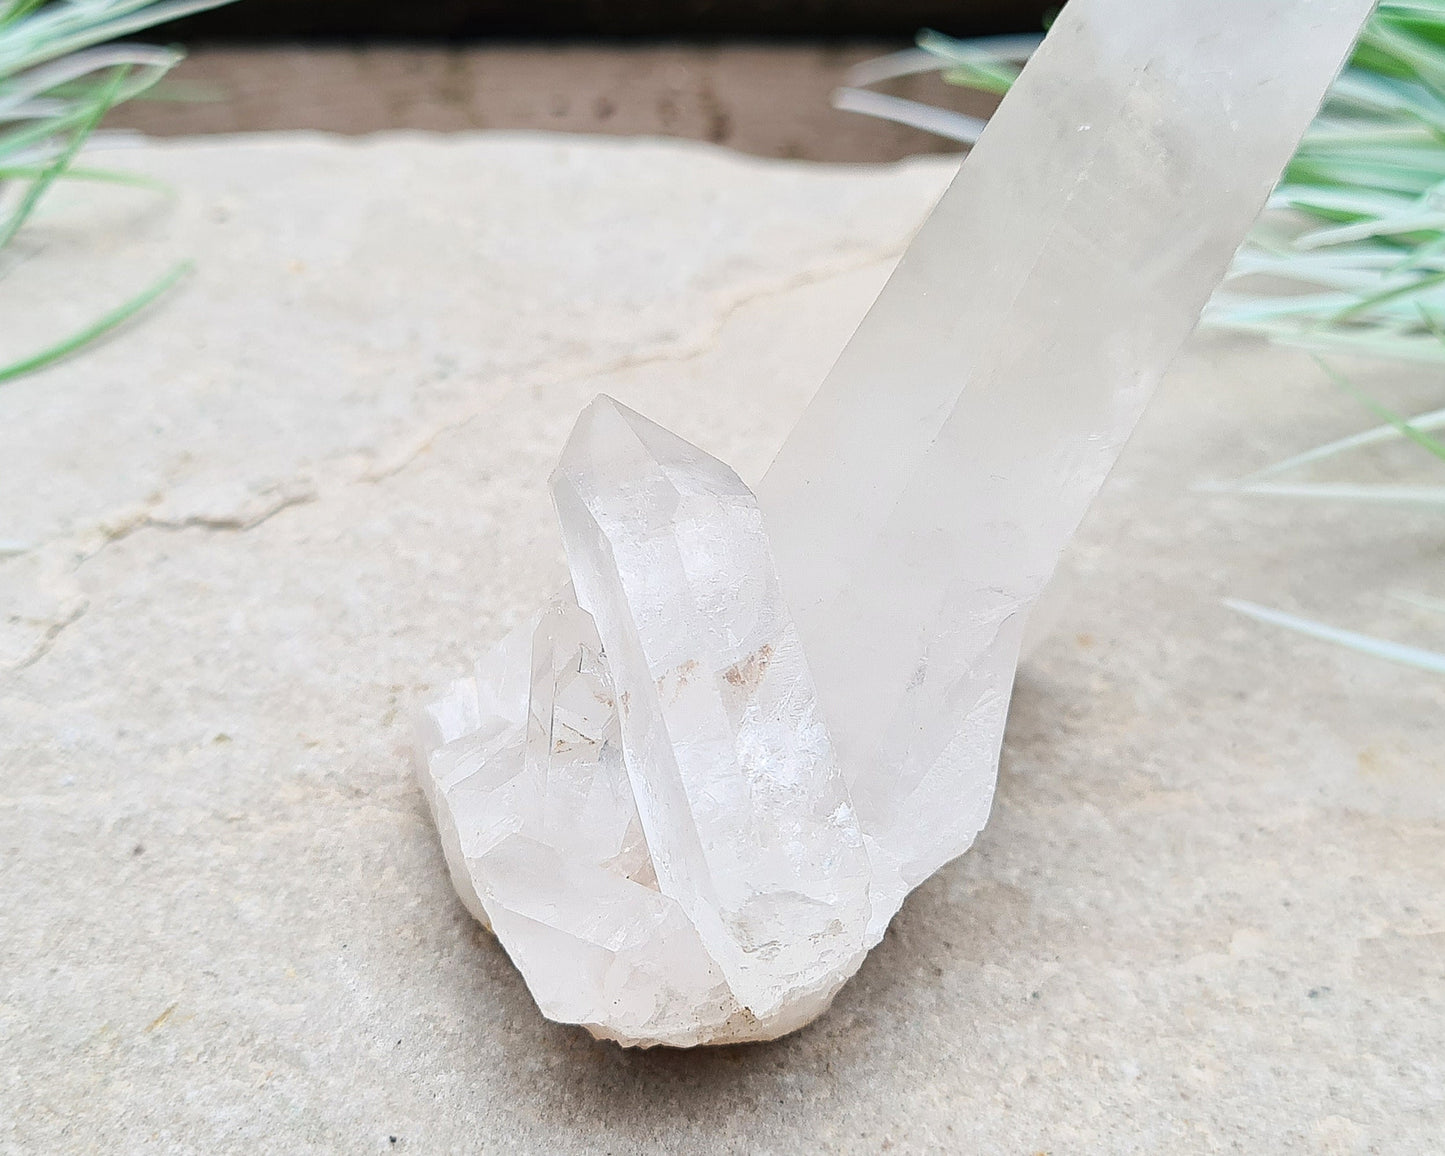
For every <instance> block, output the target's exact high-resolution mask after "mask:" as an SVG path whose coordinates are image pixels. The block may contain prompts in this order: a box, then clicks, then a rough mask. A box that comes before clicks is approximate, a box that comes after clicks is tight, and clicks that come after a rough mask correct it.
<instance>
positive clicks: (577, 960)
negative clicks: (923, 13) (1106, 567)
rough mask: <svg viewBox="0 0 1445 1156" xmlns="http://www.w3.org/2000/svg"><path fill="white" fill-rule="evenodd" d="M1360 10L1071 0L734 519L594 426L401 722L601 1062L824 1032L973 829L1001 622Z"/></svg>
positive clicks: (1012, 635)
mask: <svg viewBox="0 0 1445 1156" xmlns="http://www.w3.org/2000/svg"><path fill="white" fill-rule="evenodd" d="M1371 7H1372V4H1371V0H1210V2H1209V3H1203V4H1202V3H1199V0H1070V3H1069V4H1068V5H1067V6H1066V7H1065V8H1064V9H1063V11H1062V13H1061V14H1060V16H1059V18H1058V19H1057V20H1056V21H1055V23H1054V25H1053V28H1052V29H1051V31H1050V33H1049V35H1048V37H1047V38H1046V39H1045V41H1044V43H1043V46H1042V47H1041V48H1040V49H1039V51H1038V52H1037V53H1036V54H1035V55H1034V57H1033V59H1032V60H1031V61H1030V62H1029V64H1028V65H1027V67H1026V68H1025V69H1024V71H1023V74H1022V75H1021V77H1020V78H1019V80H1018V82H1017V83H1016V84H1015V85H1014V87H1013V89H1012V90H1011V91H1010V93H1009V94H1008V96H1007V97H1006V98H1005V99H1004V101H1003V104H1002V106H1001V107H1000V109H999V111H998V113H997V114H996V115H995V117H994V119H993V120H992V121H991V122H990V124H989V126H988V128H987V129H986V130H985V132H984V134H983V137H982V139H981V141H980V142H979V144H978V146H977V147H976V148H975V149H974V152H973V153H972V154H971V156H970V157H969V159H968V161H967V162H966V163H965V164H964V165H963V167H962V169H961V171H960V174H959V176H958V178H957V179H956V180H955V181H954V183H953V185H952V186H951V187H950V188H949V190H948V191H947V192H946V193H945V194H944V196H943V199H942V201H941V202H940V203H939V205H938V207H937V209H936V210H935V211H934V213H933V215H932V216H931V217H930V218H929V220H928V221H927V222H926V223H925V225H924V227H923V229H922V230H921V231H920V232H919V234H918V236H917V238H916V239H915V240H914V242H913V244H912V245H911V246H910V248H909V250H908V252H907V253H906V254H905V255H904V258H903V260H902V262H901V263H900V265H899V268H898V270H897V272H896V273H895V274H894V276H893V278H892V279H891V280H890V281H889V283H888V285H887V286H886V287H885V288H884V290H883V292H882V294H881V295H880V296H879V298H878V301H877V302H876V304H875V305H874V307H873V309H872V311H871V312H870V313H869V314H868V316H867V317H866V318H865V319H864V321H863V323H862V325H861V326H860V327H859V329H858V331H857V333H856V334H855V335H854V337H853V339H852V341H851V342H850V343H849V345H848V347H847V349H846V350H845V351H844V353H843V355H842V356H841V358H840V359H839V361H838V363H837V365H836V366H835V367H834V369H833V370H832V372H831V373H830V374H829V377H828V379H827V381H826V382H824V384H823V386H822V388H821V389H820V390H819V392H818V395H817V397H816V399H815V400H814V402H813V403H812V405H811V406H810V407H809V409H808V411H807V413H806V414H805V415H804V417H803V420H802V421H801V422H800V423H799V425H798V427H797V429H796V430H795V431H794V432H793V434H792V435H791V436H790V437H789V438H788V440H787V442H786V444H785V445H784V446H783V449H782V451H781V453H780V454H779V455H778V458H777V460H776V462H775V463H774V465H773V467H772V469H771V471H770V472H769V473H768V475H767V477H766V478H765V479H764V482H763V484H762V486H761V487H760V489H759V495H758V498H757V499H754V497H753V495H752V494H751V493H750V492H749V491H748V489H747V487H745V486H744V485H743V484H742V482H740V481H739V480H738V478H737V476H736V475H735V474H734V473H733V472H732V471H731V470H729V469H728V468H727V467H726V466H725V465H723V464H722V463H721V462H719V461H717V460H716V459H714V458H711V457H709V456H708V455H707V454H705V453H703V452H702V451H700V450H698V449H697V448H695V447H694V446H691V445H689V444H688V443H686V442H684V441H682V440H681V439H679V438H677V437H675V436H673V435H671V434H669V433H667V432H666V431H665V430H663V429H661V428H659V427H658V426H656V425H653V424H652V423H650V422H648V421H647V420H645V419H643V418H641V417H639V416H638V415H637V414H634V413H632V412H631V411H629V410H627V409H625V408H624V407H622V406H620V405H618V404H617V403H615V402H613V401H611V400H609V399H606V398H599V399H598V400H597V401H596V402H594V403H593V404H592V405H591V406H590V407H589V408H588V409H587V410H586V411H585V412H584V413H583V415H582V417H581V419H580V420H579V421H578V423H577V428H576V430H575V431H574V433H573V435H572V438H571V440H570V441H569V442H568V444H567V447H566V449H565V451H564V452H563V455H562V461H561V464H560V465H559V467H558V469H557V471H556V473H555V475H554V476H553V496H554V498H555V501H556V506H557V512H558V515H559V517H560V519H561V524H562V536H563V541H564V544H565V546H566V550H567V558H568V563H569V566H570V568H571V571H572V581H573V588H574V590H575V595H574V594H573V593H572V592H569V593H568V594H567V595H566V596H563V597H561V598H558V599H556V600H554V601H553V602H551V603H550V604H548V605H547V606H546V607H545V608H544V609H543V610H542V611H541V612H539V613H538V614H537V615H536V616H534V617H533V618H532V619H530V620H528V621H527V622H525V623H524V624H523V625H522V626H521V627H520V628H518V630H517V631H515V632H514V633H513V634H512V635H511V636H509V637H508V638H507V639H506V640H505V641H503V642H502V643H501V645H500V646H499V647H498V648H497V649H496V650H495V651H494V652H493V653H491V654H490V655H488V656H487V657H486V658H484V659H483V660H482V661H481V662H480V663H479V664H478V666H477V668H476V671H475V672H474V674H473V675H472V676H471V677H469V678H465V679H463V680H461V681H460V682H458V683H456V684H455V685H454V686H453V687H452V688H451V689H450V691H449V692H448V693H447V694H445V695H444V696H442V697H441V698H440V699H438V700H437V701H436V702H435V703H433V704H432V705H431V706H430V707H428V708H427V709H426V711H425V712H424V718H423V722H422V725H421V727H420V734H419V737H420V743H419V753H420V756H421V759H420V762H421V778H422V782H423V785H424V788H425V790H426V792H427V795H428V798H429V799H430V801H431V803H432V807H433V811H434V814H435V816H436V822H437V828H438V831H439V832H440V834H441V839H442V844H443V847H444V849H445V851H446V856H447V862H448V865H449V868H450V870H451V873H452V878H453V881H454V883H455V885H456V888H457V891H458V893H459V894H460V895H461V897H462V900H463V902H465V903H466V904H467V906H468V908H469V909H470V910H471V911H472V913H473V914H474V915H476V917H477V918H478V919H480V920H482V921H483V922H484V923H486V924H487V925H488V926H490V927H491V928H492V929H493V931H495V932H496V934H497V937H498V938H499V939H500V941H501V943H502V944H503V946H504V947H505V948H506V949H507V952H508V953H509V954H510V956H511V957H512V959H513V961H514V962H515V963H516V965H517V967H518V968H519V969H520V970H521V972H522V974H523V976H524V977H525V978H526V981H527V983H528V986H529V987H530V988H531V990H532V992H533V994H534V995H535V996H536V999H537V1002H538V1005H539V1006H540V1007H541V1008H542V1010H543V1012H545V1013H546V1014H547V1015H548V1016H550V1017H551V1018H553V1019H556V1020H561V1021H564V1022H568V1023H578V1024H583V1025H586V1026H587V1027H588V1028H589V1029H590V1030H591V1031H592V1032H593V1033H594V1034H596V1035H598V1036H603V1037H607V1038H611V1039H616V1040H619V1041H621V1042H623V1043H628V1044H642V1045H647V1044H658V1043H663V1044H678V1045H691V1044H699V1043H718V1042H727V1041H734V1040H750V1039H767V1038H771V1037H773V1036H776V1035H779V1034H782V1033H783V1032H787V1031H790V1030H792V1029H794V1028H796V1027H799V1026H801V1025H802V1024H804V1023H806V1022H808V1021H809V1020H810V1019H812V1018H813V1017H814V1016H816V1015H818V1014H819V1013H821V1012H822V1011H823V1010H824V1009H825V1008H826V1007H827V1006H828V1003H829V1001H830V1000H831V999H832V997H833V995H834V994H835V993H836V992H837V990H838V988H839V987H840V986H841V985H842V984H843V983H844V981H846V980H847V978H848V977H849V976H850V975H851V974H852V973H853V972H854V971H855V970H856V969H857V967H858V965H859V963H860V962H861V961H862V958H863V955H864V953H865V951H866V950H867V949H868V947H870V946H871V945H872V944H874V943H876V942H877V941H878V939H879V938H880V937H881V936H882V935H883V932H884V930H885V929H886V928H887V925H888V921H889V920H890V919H891V918H892V917H893V915H894V913H895V912H896V911H897V910H898V907H899V905H900V904H901V903H902V902H903V899H904V898H905V896H906V895H907V894H908V892H909V890H911V889H912V888H913V887H916V886H917V885H918V884H919V883H920V882H922V881H923V880H924V879H925V878H927V877H928V876H929V875H930V874H931V873H932V872H934V871H936V870H937V869H938V868H939V867H940V866H942V865H943V864H944V863H946V862H947V861H948V860H950V859H952V858H953V857H955V856H957V855H959V854H961V853H962V852H963V851H964V850H966V849H967V848H968V846H969V844H970V843H971V842H972V840H973V838H974V837H975V835H976V834H977V833H978V831H979V830H980V829H981V828H982V826H983V824H984V822H985V821H986V819H987V817H988V812H989V808H990V805H991V802H992V797H993V788H994V780H995V777H996V775H997V770H998V758H999V750H1000V745H1001V742H1002V736H1003V724H1004V719H1005V716H1006V714H1007V711H1008V702H1009V694H1010V690H1011V688H1012V683H1013V675H1014V668H1015V664H1016V662H1017V659H1018V652H1019V643H1020V638H1021V635H1022V633H1023V628H1024V624H1025V620H1026V618H1027V616H1028V614H1029V612H1030V610H1031V608H1032V607H1033V605H1034V602H1035V601H1036V599H1037V598H1038V596H1039V593H1040V591H1041V590H1042V589H1043V587H1044V585H1045V583H1046V582H1047V581H1048V578H1049V575H1050V573H1051V572H1052V570H1053V568H1054V565H1055V563H1056V562H1057V560H1058V557H1059V554H1060V551H1061V550H1062V549H1063V546H1064V544H1065V542H1066V541H1067V540H1068V538H1069V536H1070V535H1071V534H1072V533H1073V531H1074V529H1075V527H1076V526H1077V524H1078V522H1079V521H1080V519H1081V518H1082V516H1083V513H1084V510H1085V509H1086V507H1087V506H1088V503H1089V501H1090V500H1091V499H1092V498H1093V496H1094V494H1095V493H1096V492H1097V491H1098V489H1099V487H1100V485H1101V484H1102V482H1103V480H1104V476H1105V474H1106V473H1107V472H1108V469H1109V467H1110V466H1111V465H1112V463H1113V461H1114V459H1115V458H1116V456H1117V455H1118V453H1119V450H1120V448H1121V447H1122V445H1123V443H1124V441H1125V439H1126V438H1127V437H1128V435H1129V432H1130V431H1131V429H1132V428H1133V426H1134V423H1135V422H1136V421H1137V420H1138V418H1139V416H1140V414H1141V412H1142V410H1143V407H1144V405H1145V403H1146V401H1147V400H1148V397H1149V395H1150V392H1151V391H1152V389H1153V387H1154V385H1155V383H1156V382H1157V381H1158V380H1159V378H1160V376H1161V375H1162V373H1163V371H1164V369H1165V367H1166V366H1167V364H1168V362H1169V360H1170V359H1171V357H1172V356H1173V354H1174V352H1175V351H1176V350H1177V348H1178V347H1179V345H1180V344H1181V343H1182V342H1183V340H1184V338H1185V337H1186V336H1187V334H1188V332H1189V330H1190V329H1191V328H1192V326H1193V325H1194V322H1195V320H1196V319H1197V317H1198V315H1199V312H1200V310H1201V309H1202V307H1203V305H1204V303H1205V301H1206V299H1207V298H1208V296H1209V294H1210V292H1211V291H1212V289H1213V288H1214V286H1215V285H1216V284H1217V283H1218V281H1219V279H1220V277H1221V276H1222V275H1223V273H1224V270H1225V268H1226V266H1227V265H1228V262H1229V260H1230V258H1231V256H1232V255H1233V253H1234V250H1235V248H1236V247H1237V246H1238V244H1239V242H1240V241H1241V240H1242V239H1243V237H1244V235H1245V233H1246V231H1247V230H1248V228H1249V226H1250V224H1251V222H1252V221H1253V219H1254V217H1255V216H1256V214H1257V213H1258V212H1259V210H1260V208H1261V207H1262V206H1263V204H1264V201H1265V198H1266V197H1267V195H1268V193H1269V190H1270V188H1271V187H1272V185H1273V182H1274V180H1275V178H1276V177H1277V175H1278V174H1279V172H1280V170H1281V169H1282V168H1283V167H1284V164H1285V162H1286V161H1287V160H1288V159H1289V156H1290V153H1291V152H1292V150H1293V149H1294V146H1295V145H1296V143H1297V142H1298V140H1299V137H1300V136H1301V135H1302V134H1303V132H1304V130H1305V128H1306V127H1307V125H1308V123H1309V120H1310V118H1311V116H1312V115H1313V113H1314V111H1315V109H1316V108H1317V107H1318V105H1319V102H1320V100H1321V99H1322V98H1323V96H1324V93H1325V89H1326V87H1327V86H1328V84H1329V81H1330V80H1331V78H1332V77H1333V76H1334V74H1335V72H1336V71H1337V70H1338V68H1339V66H1340V64H1341V62H1342V61H1343V59H1344V57H1345V55H1346V54H1347V52H1348V51H1349V48H1350V45H1351V43H1352V41H1353V38H1354V36H1355V35H1356V33H1357V32H1358V30H1359V28H1360V26H1361V25H1362V24H1363V22H1364V20H1365V18H1366V16H1367V15H1368V14H1369V12H1370V9H1371Z"/></svg>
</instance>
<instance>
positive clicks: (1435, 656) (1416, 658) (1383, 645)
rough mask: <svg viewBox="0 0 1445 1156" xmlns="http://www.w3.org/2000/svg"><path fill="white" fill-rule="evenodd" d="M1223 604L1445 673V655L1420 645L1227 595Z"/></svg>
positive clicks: (1363, 651)
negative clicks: (1392, 639)
mask: <svg viewBox="0 0 1445 1156" xmlns="http://www.w3.org/2000/svg"><path fill="white" fill-rule="evenodd" d="M1224 605H1226V606H1228V607H1229V608H1230V609H1231V610H1237V611H1238V612H1239V613H1240V614H1245V615H1248V616H1249V617H1250V618H1253V619H1255V620H1256V621H1258V622H1268V623H1270V624H1271V625H1273V626H1282V627H1284V628H1285V629H1286V630H1293V631H1294V632H1295V633H1297V634H1303V635H1306V636H1307V637H1309V638H1318V639H1320V640H1321V641H1323V642H1333V643H1336V644H1337V645H1339V646H1345V647H1348V648H1349V649H1350V650H1354V651H1357V652H1358V653H1360V654H1368V655H1370V656H1371V657H1373V658H1383V659H1386V660H1387V661H1390V662H1396V663H1400V664H1401V665H1403V666H1412V667H1414V668H1416V669H1417V670H1426V671H1429V672H1430V673H1431V674H1445V654H1441V653H1439V652H1438V651H1434V650H1425V649H1424V648H1423V647H1419V646H1407V645H1406V644H1405V643H1403V642H1391V641H1389V640H1388V639H1385V638H1375V637H1374V636H1373V635H1369V634H1359V633H1356V632H1355V631H1353V630H1341V629H1339V627H1336V626H1329V625H1326V624H1325V623H1323V622H1315V621H1314V620H1313V619H1309V618H1301V617H1299V616H1298V615H1295V614H1286V613H1285V612H1284V611H1282V610H1271V609H1270V608H1269V607H1268V606H1260V605H1259V604H1258V603H1255V602H1245V601H1243V600H1242V599H1239V598H1226V599H1224Z"/></svg>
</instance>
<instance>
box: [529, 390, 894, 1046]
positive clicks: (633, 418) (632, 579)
mask: <svg viewBox="0 0 1445 1156" xmlns="http://www.w3.org/2000/svg"><path fill="white" fill-rule="evenodd" d="M552 495H553V498H554V500H555V501H556V504H557V514H558V517H559V518H560V520H561V524H562V540H563V543H564V545H565V546H566V549H567V561H568V564H569V566H570V568H571V571H572V581H573V583H574V585H575V586H576V589H577V598H578V601H579V602H580V603H581V605H582V606H583V607H584V608H586V609H587V610H588V611H590V612H591V614H592V615H593V617H594V618H595V619H596V621H597V630H598V633H599V634H600V635H601V637H602V644H603V647H604V649H605V651H606V653H607V655H608V657H609V658H610V660H611V663H612V668H613V671H614V673H615V676H616V679H617V682H618V685H620V686H621V687H623V688H624V689H623V690H622V692H621V694H620V696H619V698H618V712H619V715H620V717H621V730H622V746H623V750H624V752H625V755H626V764H627V768H628V772H629V774H630V775H631V780H632V787H633V795H634V797H635V798H636V800H637V809H638V813H639V815H640V817H641V820H642V829H643V831H644V832H645V833H646V835H647V843H648V846H649V847H650V848H651V849H652V855H653V865H654V867H655V869H656V871H657V879H658V885H659V887H660V888H661V890H662V891H663V892H664V893H665V894H667V895H670V896H673V897H674V898H675V899H677V901H678V902H679V903H680V904H681V905H682V907H683V910H684V911H686V912H687V914H688V917H689V918H690V919H691V920H692V921H693V923H694V925H695V926H696V927H697V929H698V933H699V934H700V935H701V937H702V941H703V943H704V944H705V946H706V947H707V950H708V952H709V954H710V955H711V956H712V958H713V959H714V960H716V961H717V964H718V966H719V967H720V968H721V969H722V972H723V975H724V976H725V977H726V979H727V982H728V986H729V987H730V988H731V989H732V991H733V993H734V994H735V995H736V996H737V998H738V1000H739V1002H740V1003H741V1004H742V1005H743V1006H744V1007H745V1008H747V1009H748V1010H749V1012H750V1013H752V1014H753V1015H756V1016H758V1017H759V1018H760V1019H761V1018H767V1017H770V1016H772V1015H774V1014H775V1013H776V1012H777V1011H778V1009H779V1008H780V1007H782V1005H783V1004H785V1003H786V1002H788V1001H789V1000H790V999H791V998H792V997H793V996H794V994H795V993H800V992H809V991H813V990H817V989H822V990H827V991H828V993H829V995H831V993H832V991H833V990H835V989H836V988H837V986H838V976H839V974H840V973H841V974H843V975H848V974H851V973H852V972H853V970H854V969H856V968H857V966H858V963H859V962H860V961H861V959H862V955H863V950H864V949H863V934H864V929H865V928H866V926H867V923H868V879H869V870H868V860H867V855H866V853H865V851H864V848H863V839H862V835H861V833H860V832H859V830H858V820H857V816H855V815H854V813H853V806H852V803H851V802H850V800H849V796H848V791H847V788H846V787H845V785H844V782H843V775H842V772H841V771H840V770H839V767H838V763H837V760H836V759H835V758H834V756H833V749H832V744H831V743H830V742H829V740H828V733H827V730H826V728H825V727H824V726H823V723H822V720H821V717H820V715H819V711H818V700H817V694H816V692H815V691H814V689H813V677H812V674H811V672H810V671H809V669H808V664H807V661H806V660H805V658H804V657H803V650H802V647H801V646H800V645H799V644H798V632H797V628H796V627H795V626H794V625H793V620H792V616H791V615H790V614H789V613H788V608H787V607H786V606H785V605H784V603H783V598H782V593H781V591H780V589H779V585H778V576H777V570H776V568H775V566H774V564H773V557H772V551H771V550H770V549H769V546H768V541H767V537H766V536H765V535H764V533H763V521H762V515H761V514H760V513H759V512H758V504H757V500H756V499H755V498H754V497H753V495H752V492H751V491H750V490H749V489H748V488H747V487H746V486H745V485H743V483H742V481H741V480H740V479H739V478H738V476H737V475H736V474H735V473H733V471H732V470H731V469H729V468H728V467H727V466H726V465H724V464H723V463H722V462H720V461H718V460H717V459H716V458H713V457H710V456H709V455H707V454H705V453H703V452H702V451H701V450H699V449H697V448H696V447H695V446H692V445H690V444H688V443H687V442H685V441H683V440H682V439H681V438H679V437H677V436H676V435H675V434H671V433H669V432H668V431H667V430H665V429H663V428H662V427H661V426H658V425H654V424H653V423H652V422H650V421H648V420H647V419H645V418H643V417H641V416H639V415H638V414H636V413H633V412H632V411H631V410H629V409H627V408H626V407H625V406H622V405H619V404H617V403H616V402H615V401H613V400H612V399H611V398H607V397H599V398H598V399H597V400H596V401H594V402H593V403H592V404H591V405H590V406H588V407H587V409H586V410H584V411H583V413H582V416H581V417H580V418H579V419H578V421H577V427H576V429H575V430H574V431H573V433H572V437H571V439H570V440H569V441H568V443H567V447H566V449H564V450H563V451H562V461H561V464H560V465H559V466H558V467H557V470H556V472H555V473H554V474H553V475H552Z"/></svg>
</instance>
